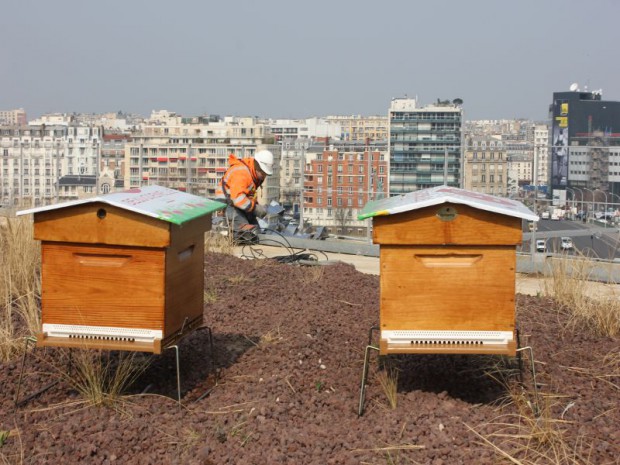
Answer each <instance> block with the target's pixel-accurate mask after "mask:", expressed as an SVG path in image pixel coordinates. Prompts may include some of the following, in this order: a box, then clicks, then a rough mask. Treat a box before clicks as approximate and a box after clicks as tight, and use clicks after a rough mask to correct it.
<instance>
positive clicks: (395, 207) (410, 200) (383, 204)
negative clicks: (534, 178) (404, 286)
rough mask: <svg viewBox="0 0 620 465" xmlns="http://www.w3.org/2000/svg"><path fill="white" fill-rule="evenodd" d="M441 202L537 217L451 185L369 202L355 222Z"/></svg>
mask: <svg viewBox="0 0 620 465" xmlns="http://www.w3.org/2000/svg"><path fill="white" fill-rule="evenodd" d="M444 203H456V204H463V205H469V206H470V207H473V208H478V209H480V210H486V211H490V212H493V213H498V214H500V215H508V216H515V217H517V218H522V219H524V220H528V221H538V216H537V215H535V214H534V213H533V212H532V211H531V210H530V209H529V208H527V207H526V206H525V205H523V203H521V202H519V201H517V200H512V199H508V198H505V197H495V196H493V195H488V194H483V193H480V192H472V191H468V190H465V189H459V188H457V187H450V186H438V187H433V188H430V189H421V190H417V191H413V192H409V193H407V194H401V195H397V196H394V197H387V198H384V199H380V200H373V201H370V202H368V203H367V204H366V205H365V206H364V208H363V209H362V211H361V212H360V214H359V215H358V216H357V219H358V220H365V219H367V218H372V217H374V216H385V215H396V214H398V213H403V212H407V211H411V210H419V209H420V208H425V207H430V206H433V205H441V204H444Z"/></svg>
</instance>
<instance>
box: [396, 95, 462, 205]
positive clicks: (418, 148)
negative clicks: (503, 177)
mask: <svg viewBox="0 0 620 465" xmlns="http://www.w3.org/2000/svg"><path fill="white" fill-rule="evenodd" d="M461 104H462V101H461V100H460V99H456V100H454V101H453V102H450V101H438V102H437V103H436V104H432V105H426V106H424V107H418V105H417V101H416V100H415V99H411V98H395V99H392V103H391V105H390V110H389V115H388V121H389V152H390V176H389V192H390V195H398V194H403V193H406V192H411V191H415V190H418V189H425V188H429V187H435V186H440V185H442V184H446V185H450V186H455V187H461V185H462V173H463V164H462V155H461V128H462V123H463V111H462V108H461Z"/></svg>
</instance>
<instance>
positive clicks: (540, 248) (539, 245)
mask: <svg viewBox="0 0 620 465" xmlns="http://www.w3.org/2000/svg"><path fill="white" fill-rule="evenodd" d="M546 251H547V243H546V242H545V240H544V239H538V240H537V241H536V252H546Z"/></svg>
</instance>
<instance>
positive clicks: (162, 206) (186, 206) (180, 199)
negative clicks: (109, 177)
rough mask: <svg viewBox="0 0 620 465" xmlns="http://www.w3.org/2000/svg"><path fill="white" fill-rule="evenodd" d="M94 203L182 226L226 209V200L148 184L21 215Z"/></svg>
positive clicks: (33, 210) (21, 213)
mask: <svg viewBox="0 0 620 465" xmlns="http://www.w3.org/2000/svg"><path fill="white" fill-rule="evenodd" d="M95 202H102V203H106V204H108V205H113V206H115V207H118V208H122V209H125V210H130V211H132V212H135V213H139V214H142V215H145V216H150V217H153V218H157V219H160V220H162V221H167V222H169V223H173V224H177V225H182V224H183V223H186V222H188V221H190V220H193V219H194V218H198V217H200V216H203V215H207V214H209V213H212V212H214V211H216V210H222V209H224V208H226V204H224V203H221V202H216V201H214V200H209V199H205V198H204V197H199V196H197V195H193V194H188V193H186V192H181V191H178V190H175V189H169V188H167V187H162V186H146V187H139V188H134V189H129V190H126V191H123V192H113V193H110V194H104V195H99V196H96V197H90V198H87V199H79V200H72V201H69V202H63V203H57V204H54V205H46V206H44V207H37V208H32V209H29V210H22V211H20V212H19V213H18V215H27V214H29V213H39V212H42V211H48V210H56V209H61V208H66V207H72V206H75V205H83V204H88V203H95Z"/></svg>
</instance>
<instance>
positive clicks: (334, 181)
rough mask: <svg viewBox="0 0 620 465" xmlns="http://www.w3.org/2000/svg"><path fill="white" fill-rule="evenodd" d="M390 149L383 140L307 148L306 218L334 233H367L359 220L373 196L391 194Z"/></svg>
mask: <svg viewBox="0 0 620 465" xmlns="http://www.w3.org/2000/svg"><path fill="white" fill-rule="evenodd" d="M387 182H388V152H387V145H386V144H385V143H383V144H380V143H378V144H351V143H344V142H334V143H332V144H328V145H322V144H317V143H315V144H313V145H310V146H309V147H308V148H307V149H306V166H305V182H304V195H303V219H304V220H305V221H310V222H311V223H312V224H314V225H320V226H326V227H327V229H328V231H329V232H331V233H333V234H343V235H364V234H366V232H367V228H368V221H358V220H357V215H358V213H359V211H360V210H361V209H362V208H363V207H364V205H366V203H367V202H368V201H369V200H374V199H378V198H381V197H384V196H386V195H387Z"/></svg>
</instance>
